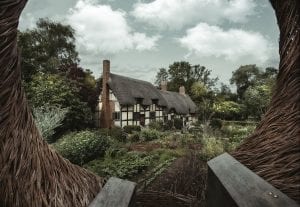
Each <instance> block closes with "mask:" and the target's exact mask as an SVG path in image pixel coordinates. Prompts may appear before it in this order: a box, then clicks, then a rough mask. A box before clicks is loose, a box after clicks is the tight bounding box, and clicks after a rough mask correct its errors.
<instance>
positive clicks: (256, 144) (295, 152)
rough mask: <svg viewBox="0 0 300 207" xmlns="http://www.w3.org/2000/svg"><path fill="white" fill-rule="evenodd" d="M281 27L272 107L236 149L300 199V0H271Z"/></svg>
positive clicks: (247, 162) (237, 154) (248, 163)
mask: <svg viewBox="0 0 300 207" xmlns="http://www.w3.org/2000/svg"><path fill="white" fill-rule="evenodd" d="M271 4H272V6H273V8H274V9H275V13H276V17H277V21H278V25H279V29H280V42H279V53H280V65H279V74H278V78H277V84H276V89H275V91H274V95H273V97H272V100H271V103H270V106H269V109H268V110H267V112H266V114H265V115H264V117H263V118H262V121H261V122H260V124H259V125H258V127H257V128H256V130H255V132H254V134H252V135H251V136H250V137H248V138H247V139H246V140H245V141H244V142H243V144H242V145H241V146H240V147H239V148H238V149H237V150H236V151H235V152H234V153H232V154H233V156H234V157H235V158H236V159H238V160H239V161H241V162H242V163H243V164H244V165H246V166H247V167H249V168H250V169H251V170H253V171H254V172H256V173H257V174H258V175H260V176H261V177H263V178H264V179H266V180H267V181H269V182H270V183H271V184H272V185H274V186H275V187H276V188H278V189H280V190H281V191H282V192H284V193H286V194H287V195H288V196H290V197H291V198H293V199H295V200H296V201H298V202H300V36H299V33H300V1H299V0H271Z"/></svg>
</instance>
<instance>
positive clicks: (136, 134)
mask: <svg viewBox="0 0 300 207" xmlns="http://www.w3.org/2000/svg"><path fill="white" fill-rule="evenodd" d="M140 136H141V135H140V132H137V131H134V132H133V133H132V134H131V135H130V136H129V141H130V142H138V141H140V139H141V137H140Z"/></svg>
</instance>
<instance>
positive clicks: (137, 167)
mask: <svg viewBox="0 0 300 207" xmlns="http://www.w3.org/2000/svg"><path fill="white" fill-rule="evenodd" d="M152 161H153V156H151V155H146V154H144V153H136V152H130V153H127V154H126V155H124V156H120V157H118V158H116V159H112V158H110V157H105V159H104V160H101V159H99V160H94V161H91V162H89V163H88V164H87V165H85V167H86V168H87V169H89V170H91V171H92V172H94V173H96V174H98V175H100V176H102V177H111V176H116V177H119V178H123V179H125V178H126V179H128V178H132V177H133V176H134V175H137V174H139V173H141V172H142V171H144V170H145V169H146V168H147V167H148V166H150V165H151V163H152Z"/></svg>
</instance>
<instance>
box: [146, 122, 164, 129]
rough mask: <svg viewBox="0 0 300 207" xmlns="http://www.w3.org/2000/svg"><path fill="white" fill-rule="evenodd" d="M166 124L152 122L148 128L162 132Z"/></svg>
mask: <svg viewBox="0 0 300 207" xmlns="http://www.w3.org/2000/svg"><path fill="white" fill-rule="evenodd" d="M163 125H164V123H163V121H151V122H150V123H149V125H148V127H149V128H150V129H155V130H158V131H162V130H164V126H163Z"/></svg>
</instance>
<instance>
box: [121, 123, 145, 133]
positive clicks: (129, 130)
mask: <svg viewBox="0 0 300 207" xmlns="http://www.w3.org/2000/svg"><path fill="white" fill-rule="evenodd" d="M123 129H124V131H125V132H126V133H128V134H132V132H133V131H136V132H140V131H141V127H140V126H135V125H128V126H124V127H123Z"/></svg>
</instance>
